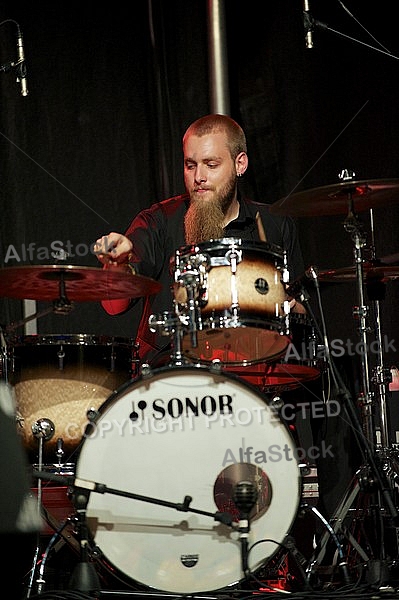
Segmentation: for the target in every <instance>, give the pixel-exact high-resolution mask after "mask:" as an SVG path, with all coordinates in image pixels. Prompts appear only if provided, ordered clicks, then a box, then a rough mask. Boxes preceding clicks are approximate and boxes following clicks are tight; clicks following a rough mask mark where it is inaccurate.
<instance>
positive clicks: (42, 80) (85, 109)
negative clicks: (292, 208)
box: [0, 0, 399, 366]
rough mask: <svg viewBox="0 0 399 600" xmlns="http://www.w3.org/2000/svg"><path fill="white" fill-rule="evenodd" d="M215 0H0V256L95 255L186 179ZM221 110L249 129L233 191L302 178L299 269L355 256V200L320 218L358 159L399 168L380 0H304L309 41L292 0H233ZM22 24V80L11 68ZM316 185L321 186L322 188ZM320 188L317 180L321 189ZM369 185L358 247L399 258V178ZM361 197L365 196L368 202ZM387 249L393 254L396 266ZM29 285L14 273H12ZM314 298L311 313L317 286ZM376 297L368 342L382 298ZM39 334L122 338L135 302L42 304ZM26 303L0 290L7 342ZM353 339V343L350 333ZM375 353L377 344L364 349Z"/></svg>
mask: <svg viewBox="0 0 399 600" xmlns="http://www.w3.org/2000/svg"><path fill="white" fill-rule="evenodd" d="M207 8H208V4H207V2H206V1H205V0H190V2H187V1H182V0H169V1H168V2H165V1H162V0H153V1H152V2H151V1H147V0H139V1H138V2H136V3H135V5H134V11H133V13H132V11H131V8H130V7H127V6H125V4H124V3H122V2H114V3H112V5H111V4H106V5H104V6H100V5H99V4H98V3H94V2H85V3H75V2H56V3H54V2H50V1H48V0H43V1H42V2H40V3H27V2H21V1H18V0H14V1H13V2H3V3H2V4H1V7H0V19H1V27H0V58H1V60H0V63H1V65H2V71H1V73H0V93H1V113H0V155H1V186H0V195H1V220H0V223H1V225H0V267H1V268H6V267H10V266H17V265H32V266H36V265H41V264H42V265H45V264H51V263H54V257H53V256H52V255H51V253H52V252H54V250H55V251H57V250H59V249H60V248H62V249H64V250H66V251H67V253H68V256H67V259H66V261H67V263H68V264H72V265H77V266H84V267H96V266H98V263H97V261H96V258H95V256H94V255H93V253H92V252H91V249H90V248H91V244H92V243H93V242H94V241H95V240H96V239H97V238H98V237H99V236H101V235H103V234H106V233H108V232H110V231H124V230H125V229H126V228H127V227H128V225H129V223H130V221H131V219H132V218H133V216H134V215H135V214H136V213H137V212H138V211H139V210H140V209H142V208H145V207H147V206H149V205H150V204H152V203H153V202H154V201H159V200H162V199H163V198H166V197H168V196H171V195H173V194H178V193H180V192H182V191H183V180H182V155H181V136H182V134H183V132H184V130H185V128H186V127H187V125H188V124H189V123H190V122H191V121H192V120H194V119H196V118H198V117H200V116H202V115H203V114H205V113H207V112H209V111H210V109H211V107H210V97H211V90H210V86H209V74H208V67H209V65H208V41H209V40H208V31H207V27H208V25H207V18H208V10H207ZM225 12H226V32H227V46H228V52H227V56H228V73H229V90H228V93H229V97H230V103H231V116H233V117H234V118H236V119H237V120H238V121H239V122H240V123H241V124H242V125H243V127H244V129H245V130H246V132H247V136H248V148H249V157H250V168H249V171H248V173H247V174H246V175H245V177H244V178H243V181H242V187H243V191H245V192H246V193H248V194H250V195H251V196H252V197H253V198H254V199H255V200H258V201H260V202H265V203H274V202H276V201H278V200H279V199H281V198H283V197H285V196H287V195H291V194H295V193H298V192H303V191H305V190H311V192H312V193H311V194H310V195H309V197H308V199H306V198H305V200H304V202H305V206H307V207H308V214H307V215H306V216H305V217H295V218H296V219H297V223H298V228H299V232H300V237H301V242H302V247H303V254H304V259H305V264H306V266H309V265H312V266H314V267H317V268H318V269H319V270H321V271H324V270H327V269H333V270H336V269H340V268H345V267H353V266H354V240H353V239H352V236H351V234H350V233H349V232H348V231H347V229H346V227H345V223H344V222H345V219H346V217H347V214H345V212H339V213H337V214H335V213H334V211H333V214H329V215H326V214H319V213H318V211H317V201H318V198H320V201H322V202H324V201H325V199H326V194H327V193H328V190H329V188H328V190H327V191H326V190H324V189H323V188H324V187H325V186H335V185H337V184H338V183H339V179H338V174H339V173H340V172H341V171H342V170H343V169H351V170H353V171H354V172H355V173H356V179H358V180H371V181H374V180H378V181H381V182H384V181H386V180H391V179H395V178H399V136H398V131H399V111H398V100H399V84H398V82H399V61H398V56H399V46H398V37H397V27H396V17H395V16H394V14H393V8H392V5H391V3H389V2H388V0H382V2H381V3H380V4H379V5H378V7H377V8H376V7H375V6H374V5H373V6H368V5H367V3H364V2H363V3H359V2H356V1H355V0H346V2H344V3H341V2H337V1H336V0H327V1H326V0H323V1H321V0H314V1H313V2H311V15H312V17H313V18H314V19H315V20H316V21H317V25H316V26H315V27H314V32H313V45H314V47H313V48H311V49H309V48H307V47H306V45H305V36H304V22H303V12H302V0H281V1H280V2H275V3H267V6H266V5H265V7H264V8H263V9H262V10H261V8H260V5H259V2H257V1H255V0H248V1H247V2H246V3H245V4H242V3H238V2H235V1H234V0H226V2H225ZM16 24H18V25H19V27H20V29H21V32H22V34H23V40H24V50H25V58H26V67H27V86H28V89H29V94H28V95H27V96H26V97H23V96H21V86H20V84H19V83H18V82H17V81H16V71H15V68H14V67H10V68H8V66H9V65H10V63H12V62H15V61H16V58H17V47H16V33H17V25H16ZM315 190H316V192H315ZM318 190H319V191H318ZM389 200H390V202H389V203H387V202H384V201H383V200H381V197H380V196H379V195H378V194H377V195H376V196H375V205H374V206H373V208H372V210H362V211H361V212H360V214H358V215H356V216H357V217H358V218H359V221H360V222H361V224H362V226H363V228H364V233H365V240H366V242H365V247H364V248H363V249H362V251H363V252H364V255H365V256H366V258H367V257H368V256H371V255H376V256H377V258H380V259H382V260H384V259H388V260H390V261H391V263H390V264H395V263H396V264H399V261H397V260H396V258H395V256H394V257H392V255H395V254H396V253H398V252H399V242H398V230H399V186H396V187H394V188H393V189H392V194H391V195H390V197H389ZM360 206H361V203H360ZM392 261H393V262H392ZM22 285H23V282H19V286H22ZM398 286H399V283H398V279H397V278H394V277H389V278H388V279H387V280H386V281H385V282H384V284H383V286H382V290H381V293H382V296H381V300H380V299H379V300H378V303H377V307H378V308H379V309H380V310H381V315H380V323H381V328H382V335H383V338H384V339H386V340H387V344H386V348H385V353H384V357H383V358H384V362H386V364H387V365H388V366H390V365H391V364H398V363H399V357H398V347H399V319H398V303H397V294H398V289H399V288H398ZM321 299H322V310H323V313H324V316H325V321H326V326H327V331H328V335H329V336H330V339H331V340H340V341H341V344H342V345H343V347H344V350H345V352H346V351H347V350H348V349H350V348H351V347H352V346H351V345H350V344H351V343H352V344H353V343H355V344H356V343H357V342H358V341H359V339H360V338H359V333H358V327H359V321H358V319H357V318H356V317H355V315H354V312H355V310H354V309H355V307H356V306H357V304H358V291H357V287H356V283H355V281H354V279H352V280H350V281H348V282H341V281H338V282H337V281H333V282H332V283H328V284H327V283H321ZM311 301H312V303H313V304H314V306H315V310H317V311H318V312H320V306H319V305H318V300H317V295H316V293H315V291H314V290H312V291H311ZM366 303H367V304H368V306H369V308H370V319H369V325H370V329H371V332H370V339H371V340H373V339H374V332H373V327H374V310H375V302H374V301H371V299H370V298H368V297H367V296H366ZM36 308H37V311H38V312H39V316H38V319H37V323H36V324H37V331H38V332H39V334H70V335H79V334H83V335H94V336H118V337H121V338H125V339H127V340H130V338H132V337H133V336H134V335H135V331H136V326H137V323H138V319H139V317H140V304H139V305H137V307H136V308H135V309H134V310H133V311H131V312H130V313H128V314H126V315H123V316H121V317H110V316H108V315H106V314H105V313H104V311H103V310H102V308H101V306H100V305H99V303H98V302H96V301H90V302H76V303H75V305H74V307H73V310H72V311H71V312H70V313H69V314H66V315H60V314H55V313H54V312H53V311H52V305H51V303H49V302H45V301H39V302H38V303H37V307H36ZM23 317H24V311H23V302H22V301H21V300H20V299H16V298H13V297H11V298H8V297H7V298H5V297H2V298H0V324H1V326H2V329H3V331H5V332H6V336H7V338H9V337H10V336H17V337H18V336H21V335H22V336H23V335H24V331H25V329H24V327H23V325H21V323H20V321H21V319H22V318H23ZM347 340H349V341H348V342H347ZM372 358H373V360H374V357H372Z"/></svg>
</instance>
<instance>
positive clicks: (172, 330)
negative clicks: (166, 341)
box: [141, 311, 191, 376]
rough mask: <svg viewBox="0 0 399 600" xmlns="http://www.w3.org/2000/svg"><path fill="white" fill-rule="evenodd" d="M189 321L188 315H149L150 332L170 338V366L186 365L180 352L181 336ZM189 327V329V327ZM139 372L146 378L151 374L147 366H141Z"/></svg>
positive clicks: (166, 312) (169, 313) (185, 359)
mask: <svg viewBox="0 0 399 600" xmlns="http://www.w3.org/2000/svg"><path fill="white" fill-rule="evenodd" d="M189 320H190V317H189V316H188V315H177V314H174V313H172V312H169V311H165V312H163V313H161V314H158V315H157V314H153V315H150V317H149V319H148V326H149V328H150V331H152V332H153V333H159V334H160V335H162V336H167V337H169V338H170V345H171V352H170V362H169V365H170V366H172V365H175V366H179V365H184V364H188V360H187V358H186V357H185V356H184V355H183V352H182V336H183V329H184V327H186V326H187V325H189ZM189 327H190V328H191V325H189ZM141 371H142V373H143V374H144V375H146V376H148V374H149V372H152V370H151V368H150V367H149V365H146V366H145V365H142V370H141Z"/></svg>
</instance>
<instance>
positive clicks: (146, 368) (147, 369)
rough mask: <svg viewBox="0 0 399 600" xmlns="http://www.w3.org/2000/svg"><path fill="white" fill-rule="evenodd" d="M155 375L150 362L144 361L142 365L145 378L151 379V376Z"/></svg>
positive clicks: (142, 374)
mask: <svg viewBox="0 0 399 600" xmlns="http://www.w3.org/2000/svg"><path fill="white" fill-rule="evenodd" d="M152 375H153V371H152V368H151V367H150V365H149V364H148V363H143V364H142V365H141V376H142V378H143V379H149V377H152Z"/></svg>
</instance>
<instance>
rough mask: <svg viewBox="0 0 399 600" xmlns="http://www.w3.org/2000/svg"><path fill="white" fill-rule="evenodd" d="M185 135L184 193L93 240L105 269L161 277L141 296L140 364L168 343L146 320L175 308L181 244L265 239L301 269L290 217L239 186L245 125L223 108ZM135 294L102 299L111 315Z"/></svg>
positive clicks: (292, 267)
mask: <svg viewBox="0 0 399 600" xmlns="http://www.w3.org/2000/svg"><path fill="white" fill-rule="evenodd" d="M182 142H183V144H182V145H183V168H184V184H185V189H186V192H185V193H184V194H182V195H179V196H174V197H172V198H168V199H166V200H163V201H162V202H156V203H154V204H153V205H152V206H150V207H149V208H146V209H144V210H142V211H141V212H139V213H138V214H137V215H136V216H135V217H134V219H133V220H132V222H131V224H130V226H129V227H128V229H127V231H126V232H125V234H122V233H116V232H111V233H107V234H106V235H104V236H102V237H101V238H99V239H98V240H97V241H96V243H95V246H94V251H95V253H96V255H97V257H98V260H99V261H100V262H101V263H102V264H103V265H104V268H112V267H113V266H115V265H121V264H128V265H130V267H131V268H132V272H133V273H136V274H138V275H140V276H146V277H150V278H152V279H154V280H157V281H158V282H159V283H161V284H162V289H161V291H160V292H159V293H158V294H157V295H152V296H147V297H146V298H145V299H144V307H143V311H142V315H141V320H140V323H139V326H138V330H137V340H136V341H137V347H138V353H139V359H140V360H141V362H142V363H144V362H148V363H150V364H151V363H153V362H154V361H156V359H157V357H158V356H160V355H161V354H162V351H164V352H165V349H166V348H167V346H168V345H169V340H168V337H167V336H165V335H163V336H162V335H161V334H160V333H153V332H151V331H150V328H149V325H148V319H149V317H150V315H152V314H160V313H165V312H168V311H171V312H173V292H172V283H173V274H172V273H171V259H172V258H173V256H174V254H175V252H176V250H177V249H179V248H181V247H184V246H187V245H191V244H198V243H201V242H206V241H209V240H216V239H220V238H240V239H242V240H253V241H255V242H267V243H268V244H271V245H273V246H278V247H279V248H280V249H281V251H284V252H285V253H286V257H287V268H288V273H289V279H290V281H292V280H294V279H296V278H297V277H298V276H299V275H301V274H302V273H303V272H304V264H303V258H302V252H301V248H300V245H299V241H298V236H297V230H296V226H295V223H294V221H293V219H292V218H290V217H287V216H273V215H271V214H270V212H269V209H268V205H267V204H261V203H256V202H254V201H253V200H251V199H248V198H244V197H243V196H242V195H241V193H240V190H239V185H238V182H239V179H240V178H241V177H242V176H243V175H244V174H245V172H246V171H247V169H248V154H247V142H246V137H245V133H244V131H243V129H242V128H241V126H240V125H239V124H238V123H237V122H236V121H234V120H233V119H232V118H230V117H228V116H226V115H221V114H209V115H206V116H203V117H201V118H199V119H197V120H196V121H194V122H193V123H192V124H191V125H190V126H189V127H188V129H187V130H186V132H185V133H184V135H183V140H182ZM267 200H268V199H266V198H265V202H266V201H267ZM289 300H290V310H291V311H295V312H305V309H304V307H303V306H302V305H301V304H299V303H298V302H296V301H295V299H289ZM137 301H138V300H137V298H134V299H111V300H103V301H102V306H103V308H104V309H105V311H106V312H107V313H108V314H110V315H117V314H122V313H125V312H126V311H127V310H129V309H130V308H132V307H133V306H134V305H135V304H136V303H137Z"/></svg>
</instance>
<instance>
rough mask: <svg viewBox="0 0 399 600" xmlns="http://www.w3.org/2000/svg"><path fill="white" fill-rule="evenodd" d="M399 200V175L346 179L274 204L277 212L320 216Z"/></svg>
mask: <svg viewBox="0 0 399 600" xmlns="http://www.w3.org/2000/svg"><path fill="white" fill-rule="evenodd" d="M397 203H399V179H388V180H383V179H377V180H365V181H343V182H341V183H336V184H332V185H325V186H322V187H319V188H314V189H312V190H305V191H303V192H298V193H296V194H292V195H290V196H286V197H285V198H282V199H281V200H278V201H277V202H275V203H274V204H271V205H270V209H269V210H270V213H271V214H273V215H290V216H292V217H317V216H322V215H341V214H348V213H349V211H350V210H353V211H354V212H355V213H358V212H363V211H365V210H369V209H370V208H378V207H381V206H390V205H392V204H397Z"/></svg>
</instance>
